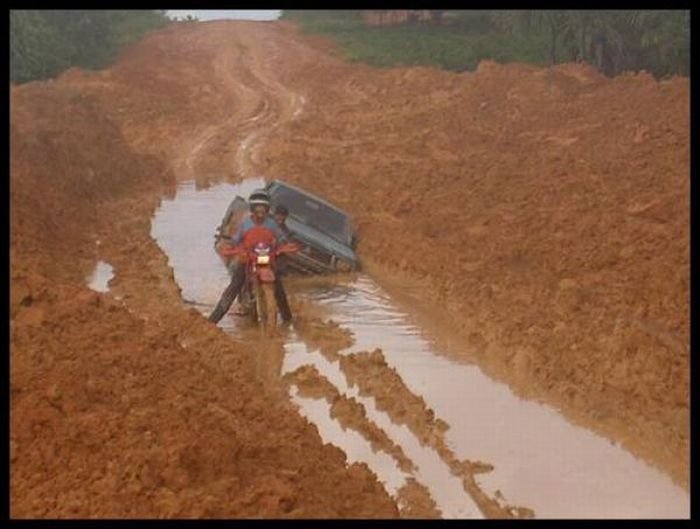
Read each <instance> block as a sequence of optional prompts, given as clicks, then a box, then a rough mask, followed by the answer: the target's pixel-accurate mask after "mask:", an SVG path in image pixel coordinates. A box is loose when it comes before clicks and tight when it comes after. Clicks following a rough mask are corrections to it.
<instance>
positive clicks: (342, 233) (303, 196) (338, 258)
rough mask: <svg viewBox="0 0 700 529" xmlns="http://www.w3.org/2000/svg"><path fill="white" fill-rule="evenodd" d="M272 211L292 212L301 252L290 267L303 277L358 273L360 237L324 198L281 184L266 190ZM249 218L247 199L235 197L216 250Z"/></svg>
mask: <svg viewBox="0 0 700 529" xmlns="http://www.w3.org/2000/svg"><path fill="white" fill-rule="evenodd" d="M265 190H266V191H267V192H268V193H269V195H270V202H271V204H272V208H273V210H274V208H275V207H276V206H277V205H280V204H283V205H285V206H286V207H287V209H288V210H289V215H288V217H287V227H288V228H289V230H290V232H291V237H292V239H293V240H295V241H296V242H298V243H299V244H300V246H301V251H299V252H296V253H294V254H290V255H289V256H288V266H289V267H290V268H291V269H293V270H295V271H297V272H300V273H303V274H327V273H336V272H351V271H353V270H359V268H360V262H359V260H358V258H357V255H356V253H355V248H356V247H357V233H356V232H355V228H354V227H353V225H352V221H351V219H350V216H349V215H348V214H347V213H346V212H344V211H343V210H341V209H339V208H337V207H335V206H334V205H332V204H330V203H329V202H327V201H325V200H323V199H322V198H320V197H318V196H316V195H314V194H312V193H309V192H308V191H305V190H303V189H301V188H299V187H296V186H293V185H291V184H288V183H286V182H282V181H281V180H272V181H270V182H268V183H267V184H266V186H265ZM246 215H248V203H247V201H246V199H245V198H243V197H241V196H238V195H237V196H236V197H235V198H234V199H233V201H232V202H231V204H230V205H229V207H228V209H227V210H226V213H225V214H224V217H223V219H222V221H221V224H220V225H219V227H218V229H217V233H216V235H215V238H216V243H215V244H216V246H217V248H218V247H219V245H221V244H223V243H224V240H225V239H227V238H229V237H231V236H232V235H233V234H234V233H235V230H236V228H237V227H238V225H239V224H240V222H242V220H243V219H244V218H245V217H246Z"/></svg>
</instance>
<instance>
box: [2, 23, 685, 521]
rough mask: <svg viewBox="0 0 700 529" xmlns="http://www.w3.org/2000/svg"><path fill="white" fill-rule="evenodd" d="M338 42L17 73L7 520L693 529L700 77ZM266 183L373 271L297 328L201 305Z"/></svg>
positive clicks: (211, 42)
mask: <svg viewBox="0 0 700 529" xmlns="http://www.w3.org/2000/svg"><path fill="white" fill-rule="evenodd" d="M336 55H337V53H336V52H335V50H333V49H332V48H331V47H330V46H329V45H328V44H327V43H326V42H324V41H321V40H311V39H308V38H305V37H302V36H300V35H298V34H297V33H296V30H295V28H294V27H293V26H289V25H287V24H285V23H279V22H274V23H272V22H266V23H255V22H237V21H236V22H233V21H225V22H223V21H222V22H208V23H198V24H193V25H174V26H172V27H169V28H166V29H164V30H161V31H158V32H154V33H151V34H150V35H148V36H147V37H146V38H145V39H144V40H143V41H142V42H140V43H138V44H136V45H134V46H133V47H131V48H130V49H128V50H126V51H125V52H124V53H123V55H122V56H121V58H120V60H119V61H118V62H117V63H116V64H115V65H114V66H113V67H112V68H110V69H108V70H104V71H100V72H85V71H79V70H73V71H69V72H66V73H65V74H64V75H62V76H61V77H60V78H58V79H57V80H54V81H49V82H35V83H28V84H26V85H22V86H19V87H12V90H11V208H12V209H11V323H10V326H11V364H10V365H11V373H10V377H11V378H10V382H11V410H10V412H11V431H10V437H11V438H10V449H11V454H10V455H11V515H12V516H14V517H76V516H77V517H105V516H107V517H163V516H165V517H397V516H406V517H440V516H442V517H460V518H480V517H496V518H507V517H532V516H535V517H577V518H585V517H686V516H688V513H689V496H688V493H687V488H688V468H689V453H688V452H689V412H688V406H689V371H688V359H689V358H688V357H689V349H688V337H689V326H688V262H689V261H688V248H689V244H688V242H689V241H688V220H689V208H688V196H689V195H688V182H689V179H688V174H689V173H688V169H689V162H688V155H689V150H688V147H689V142H688V139H689V134H688V132H689V130H688V129H689V127H688V125H689V119H688V118H689V115H688V102H689V97H688V96H689V91H688V80H687V79H672V80H669V81H662V82H657V81H655V80H653V79H652V78H650V77H648V76H645V75H643V74H642V75H623V76H619V77H617V78H614V79H607V78H604V77H602V76H599V75H598V74H597V73H596V72H594V71H591V70H590V69H588V68H586V67H585V66H582V65H561V66H558V67H556V68H550V69H541V68H535V67H527V66H523V65H505V66H502V65H496V64H491V63H482V64H481V66H480V68H479V70H478V71H477V72H474V73H465V74H453V73H447V72H440V71H436V70H432V69H426V68H411V69H391V70H376V69H372V68H369V67H365V66H361V65H353V64H349V63H345V62H343V61H341V60H339V59H338V58H337V56H336ZM260 177H265V178H281V179H283V180H287V181H289V182H292V183H297V184H301V185H303V186H305V187H307V188H308V189H310V190H311V191H314V192H318V193H319V194H322V195H324V196H326V197H328V198H329V199H330V200H332V201H334V202H336V203H338V205H340V206H341V207H344V208H345V209H347V210H348V211H350V212H351V213H352V214H353V215H354V217H355V219H356V223H357V225H358V227H359V234H360V239H361V243H360V252H361V254H360V255H361V258H362V259H363V262H364V263H366V265H367V266H366V267H365V270H364V272H363V273H362V274H359V275H356V276H352V277H338V278H318V279H311V280H309V279H306V280H301V279H299V280H290V282H289V286H288V289H289V292H290V298H291V302H292V308H293V310H294V311H295V314H296V318H295V321H294V323H293V325H292V326H291V327H289V328H280V333H279V335H278V336H277V337H275V338H274V339H270V340H260V339H259V337H258V336H255V333H254V332H252V331H251V330H250V329H247V328H246V327H245V325H244V324H243V323H242V322H241V321H240V319H237V318H236V317H235V316H234V315H229V316H227V317H226V318H225V319H224V320H222V322H221V323H220V325H219V326H218V327H217V326H213V325H211V324H210V323H208V322H207V321H206V319H205V317H204V315H206V314H207V313H208V311H209V310H210V308H211V306H212V305H213V303H215V301H216V298H217V296H218V294H219V292H220V291H221V290H222V289H223V286H225V284H226V275H225V270H224V269H223V266H222V265H221V263H220V262H219V261H218V260H217V257H216V255H215V254H213V248H212V244H211V243H212V241H213V238H212V236H213V231H214V229H215V226H216V223H217V222H218V220H219V219H220V216H221V215H223V212H224V210H225V207H226V205H228V202H229V201H230V199H232V198H233V196H232V195H235V193H237V192H239V191H241V190H242V189H246V188H247V187H246V186H248V187H249V186H254V185H256V182H257V181H259V180H256V178H260ZM543 432H544V433H543ZM601 461H602V462H604V464H601ZM596 463H597V464H596ZM620 491H622V492H620ZM603 499H604V501H603Z"/></svg>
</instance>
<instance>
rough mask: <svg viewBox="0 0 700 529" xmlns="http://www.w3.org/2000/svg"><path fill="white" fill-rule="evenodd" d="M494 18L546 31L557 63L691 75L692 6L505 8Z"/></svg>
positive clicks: (516, 27)
mask: <svg viewBox="0 0 700 529" xmlns="http://www.w3.org/2000/svg"><path fill="white" fill-rule="evenodd" d="M490 19H491V21H492V23H493V24H494V25H495V26H496V27H498V28H499V29H501V30H504V31H512V32H519V33H528V32H533V33H534V32H540V33H544V34H546V35H547V37H548V55H549V57H548V60H549V62H550V63H551V64H555V63H558V62H568V61H585V62H588V63H591V64H593V65H594V66H596V67H597V68H598V69H599V70H600V71H601V72H603V73H604V74H606V75H615V74H618V73H621V72H623V71H626V70H632V71H638V70H647V71H649V72H651V73H653V74H655V75H657V76H660V77H662V76H667V75H673V74H680V75H688V74H689V73H690V11H688V10H660V9H653V10H651V9H649V10H639V9H628V10H585V9H580V10H523V11H512V10H504V11H493V12H491V13H490Z"/></svg>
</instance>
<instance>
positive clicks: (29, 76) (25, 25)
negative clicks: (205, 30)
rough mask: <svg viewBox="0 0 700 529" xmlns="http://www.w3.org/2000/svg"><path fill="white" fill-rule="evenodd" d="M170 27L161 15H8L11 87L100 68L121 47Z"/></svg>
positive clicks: (32, 12)
mask: <svg viewBox="0 0 700 529" xmlns="http://www.w3.org/2000/svg"><path fill="white" fill-rule="evenodd" d="M171 22H172V21H171V20H170V19H169V18H168V17H167V16H166V15H165V11H164V10H58V9H56V10H11V11H10V81H11V82H14V83H23V82H26V81H32V80H35V79H47V78H50V77H54V76H56V75H58V74H60V73H61V72H62V71H64V70H66V69H67V68H70V67H73V66H79V67H82V68H88V69H99V68H104V67H105V66H107V65H108V64H109V63H110V62H111V61H112V60H114V58H115V57H116V55H117V54H118V52H119V50H120V49H121V48H122V47H124V46H125V45H127V44H130V43H132V42H134V41H136V40H138V39H139V38H140V37H141V36H142V35H143V34H144V33H145V32H146V31H149V30H151V29H155V28H158V27H161V26H164V25H166V24H169V23H171Z"/></svg>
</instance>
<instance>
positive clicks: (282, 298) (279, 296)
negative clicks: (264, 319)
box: [275, 276, 292, 321]
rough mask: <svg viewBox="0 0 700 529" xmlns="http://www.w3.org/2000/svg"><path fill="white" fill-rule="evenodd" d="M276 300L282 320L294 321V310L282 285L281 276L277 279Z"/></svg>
mask: <svg viewBox="0 0 700 529" xmlns="http://www.w3.org/2000/svg"><path fill="white" fill-rule="evenodd" d="M275 300H276V301H277V308H278V309H279V311H280V316H282V321H292V310H291V309H290V308H289V303H288V301H287V294H286V293H285V291H284V286H283V285H282V278H281V277H279V276H278V277H277V281H275Z"/></svg>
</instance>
